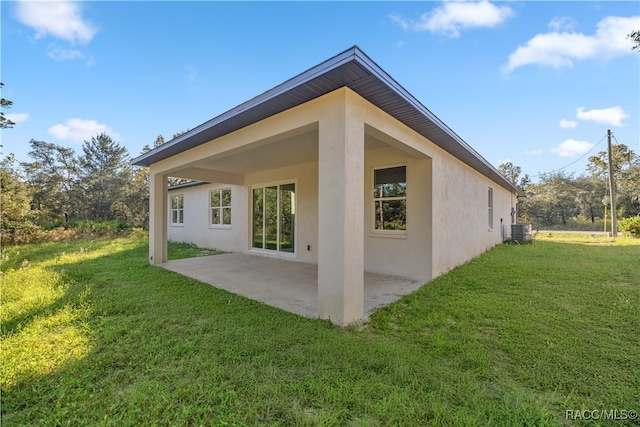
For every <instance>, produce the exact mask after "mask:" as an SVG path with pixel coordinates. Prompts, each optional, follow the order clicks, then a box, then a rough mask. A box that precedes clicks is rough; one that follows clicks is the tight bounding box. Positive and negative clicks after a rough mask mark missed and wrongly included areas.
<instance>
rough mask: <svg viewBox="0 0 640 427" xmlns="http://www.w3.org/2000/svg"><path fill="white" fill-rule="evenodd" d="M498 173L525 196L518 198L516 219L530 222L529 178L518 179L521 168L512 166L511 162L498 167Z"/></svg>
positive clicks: (525, 176) (527, 176)
mask: <svg viewBox="0 0 640 427" xmlns="http://www.w3.org/2000/svg"><path fill="white" fill-rule="evenodd" d="M498 172H500V173H501V174H502V175H504V177H505V178H507V179H508V180H509V182H511V183H512V184H513V185H515V186H516V187H517V188H518V190H520V191H521V192H522V194H524V195H525V197H524V198H520V199H519V200H518V218H519V219H521V220H524V221H530V219H529V218H530V216H531V215H530V212H529V210H530V206H529V196H530V194H529V190H530V186H531V178H529V175H527V174H524V176H522V177H520V174H521V173H522V168H521V167H520V166H516V165H514V164H513V163H512V162H505V163H502V164H501V165H499V166H498Z"/></svg>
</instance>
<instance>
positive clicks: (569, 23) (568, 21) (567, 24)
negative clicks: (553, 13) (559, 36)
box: [549, 16, 576, 31]
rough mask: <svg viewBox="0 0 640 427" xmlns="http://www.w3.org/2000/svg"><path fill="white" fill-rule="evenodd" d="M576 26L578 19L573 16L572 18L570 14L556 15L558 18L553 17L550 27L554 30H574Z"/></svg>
mask: <svg viewBox="0 0 640 427" xmlns="http://www.w3.org/2000/svg"><path fill="white" fill-rule="evenodd" d="M575 27H576V21H574V20H573V18H570V17H568V16H560V17H556V18H553V19H552V20H551V22H549V28H551V29H552V30H553V31H560V30H565V31H567V30H573V29H574V28H575Z"/></svg>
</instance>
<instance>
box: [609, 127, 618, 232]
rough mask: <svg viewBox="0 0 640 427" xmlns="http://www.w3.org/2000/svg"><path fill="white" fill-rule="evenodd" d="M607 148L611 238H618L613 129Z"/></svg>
mask: <svg viewBox="0 0 640 427" xmlns="http://www.w3.org/2000/svg"><path fill="white" fill-rule="evenodd" d="M607 147H608V155H609V194H611V197H610V200H611V236H612V237H618V220H617V219H616V183H615V181H614V179H613V158H612V150H611V129H608V130H607Z"/></svg>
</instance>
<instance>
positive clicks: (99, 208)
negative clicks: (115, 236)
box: [79, 133, 131, 220]
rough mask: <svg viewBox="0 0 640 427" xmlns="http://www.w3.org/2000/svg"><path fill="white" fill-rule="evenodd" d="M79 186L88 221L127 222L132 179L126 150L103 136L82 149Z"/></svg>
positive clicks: (97, 137)
mask: <svg viewBox="0 0 640 427" xmlns="http://www.w3.org/2000/svg"><path fill="white" fill-rule="evenodd" d="M82 151H83V153H84V154H83V155H82V156H81V157H80V159H79V163H80V186H81V188H82V199H83V202H84V206H85V217H86V218H88V219H92V220H112V219H127V218H122V217H123V216H126V214H123V212H122V210H123V208H122V204H123V203H124V202H123V199H124V198H125V194H126V192H125V189H126V186H127V184H128V183H129V180H130V177H131V169H130V168H129V164H128V153H127V149H126V148H125V147H122V146H121V145H120V144H119V143H117V142H115V141H113V140H112V139H111V137H110V136H109V135H107V134H106V133H101V134H99V135H97V136H95V137H93V138H91V141H85V142H84V144H83V145H82Z"/></svg>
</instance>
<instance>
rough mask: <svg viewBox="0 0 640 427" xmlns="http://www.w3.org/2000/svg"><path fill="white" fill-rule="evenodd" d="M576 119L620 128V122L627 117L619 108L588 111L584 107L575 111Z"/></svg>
mask: <svg viewBox="0 0 640 427" xmlns="http://www.w3.org/2000/svg"><path fill="white" fill-rule="evenodd" d="M576 117H577V118H578V119H580V120H591V121H594V122H598V123H604V124H607V125H611V126H618V127H620V126H622V120H624V119H626V118H628V117H629V115H628V114H626V113H625V112H624V110H623V109H622V108H621V107H619V106H615V107H611V108H604V109H602V110H588V111H585V110H584V107H578V108H577V109H576Z"/></svg>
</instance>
